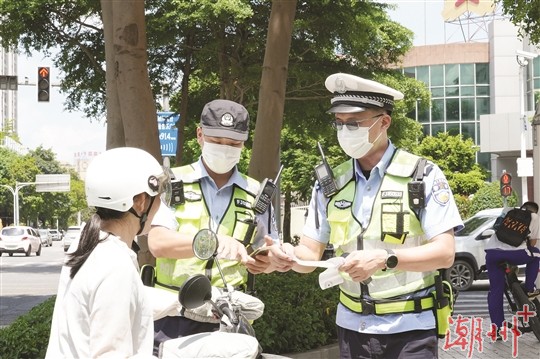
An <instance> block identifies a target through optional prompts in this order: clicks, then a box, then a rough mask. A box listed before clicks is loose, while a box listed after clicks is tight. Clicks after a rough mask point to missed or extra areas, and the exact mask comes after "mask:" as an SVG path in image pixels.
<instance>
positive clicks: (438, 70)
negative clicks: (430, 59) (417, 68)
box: [430, 65, 444, 86]
mask: <svg viewBox="0 0 540 359" xmlns="http://www.w3.org/2000/svg"><path fill="white" fill-rule="evenodd" d="M443 81H444V69H443V65H434V66H431V84H430V85H431V86H442V85H444V82H443Z"/></svg>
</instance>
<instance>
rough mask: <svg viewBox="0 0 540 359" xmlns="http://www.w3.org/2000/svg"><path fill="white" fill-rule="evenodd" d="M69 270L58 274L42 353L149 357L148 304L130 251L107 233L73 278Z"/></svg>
mask: <svg viewBox="0 0 540 359" xmlns="http://www.w3.org/2000/svg"><path fill="white" fill-rule="evenodd" d="M105 235H106V234H104V233H102V238H104V236H105ZM70 269H71V268H70V267H67V266H64V267H63V268H62V272H61V275H60V283H59V286H58V294H57V297H56V302H55V305H54V313H53V319H52V325H51V335H50V338H49V345H48V347H47V354H46V356H45V357H46V358H50V359H57V358H81V359H82V358H134V357H135V358H153V356H152V349H153V335H154V333H153V330H154V327H153V326H154V323H153V318H152V308H151V305H150V303H149V301H148V299H147V298H146V296H145V292H144V288H143V284H142V282H141V279H140V277H139V272H138V264H137V258H136V255H135V253H134V252H133V251H132V250H131V249H129V248H128V246H127V245H126V244H125V243H124V242H122V241H121V240H120V239H119V238H117V237H115V236H113V235H109V236H108V238H107V239H105V240H104V241H103V242H100V243H99V244H98V245H97V246H96V248H95V249H94V250H93V252H92V253H91V254H90V255H89V257H88V259H87V260H86V262H85V263H84V264H83V265H82V267H81V268H80V269H79V271H78V273H77V274H76V275H75V277H74V278H73V279H71V278H69V273H70Z"/></svg>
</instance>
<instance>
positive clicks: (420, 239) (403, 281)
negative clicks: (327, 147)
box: [327, 150, 436, 310]
mask: <svg viewBox="0 0 540 359" xmlns="http://www.w3.org/2000/svg"><path fill="white" fill-rule="evenodd" d="M419 159H420V157H418V156H415V155H413V154H410V153H408V152H405V151H402V150H397V151H396V153H395V154H394V157H393V158H392V160H391V163H390V165H389V166H388V168H387V170H386V174H385V176H384V177H383V180H382V183H381V187H380V188H379V189H378V193H377V195H376V197H375V201H374V204H373V208H372V214H371V219H370V221H369V223H368V225H367V228H362V225H361V224H360V222H359V221H358V220H357V219H356V218H355V217H354V215H353V213H352V209H353V208H354V201H355V190H356V185H355V181H354V165H353V162H352V160H350V161H347V162H345V163H342V164H341V165H339V166H338V167H336V168H335V169H334V174H335V175H336V181H337V185H338V188H340V190H339V192H338V193H336V194H335V195H334V196H333V197H332V198H331V199H330V202H329V203H328V207H327V216H328V223H329V225H330V243H332V244H333V245H334V248H336V255H338V256H340V255H342V254H343V253H351V252H352V251H355V250H357V249H366V250H369V249H395V248H409V247H416V246H419V245H422V244H424V243H426V242H427V239H426V238H425V236H424V233H423V230H422V227H421V225H420V221H419V220H418V218H417V216H416V214H415V213H414V212H413V211H412V210H411V209H410V208H409V200H408V192H407V183H409V182H410V180H411V176H412V174H413V172H414V170H415V169H416V165H417V162H418V160H419ZM435 274H436V272H435V271H433V272H432V271H430V272H411V271H401V270H387V271H381V270H379V271H377V272H375V273H374V274H373V276H372V280H371V282H370V283H369V284H368V286H367V289H368V293H361V287H360V284H359V283H358V282H353V281H352V280H351V278H350V277H349V276H347V275H345V276H344V277H345V281H344V283H343V284H342V285H341V286H340V289H341V291H342V292H344V293H345V294H347V295H348V296H351V297H354V298H360V295H366V294H367V295H369V296H371V297H372V298H374V299H387V298H392V297H395V296H399V295H403V294H407V293H412V292H414V291H417V290H420V289H423V288H427V287H429V286H431V285H433V283H434V276H435ZM347 295H341V296H340V298H341V302H342V304H344V305H345V306H346V307H348V308H349V309H352V310H354V309H353V308H352V307H353V306H354V304H353V301H352V300H347Z"/></svg>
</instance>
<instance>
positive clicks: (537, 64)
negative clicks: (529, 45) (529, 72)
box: [533, 57, 540, 77]
mask: <svg viewBox="0 0 540 359" xmlns="http://www.w3.org/2000/svg"><path fill="white" fill-rule="evenodd" d="M533 76H534V77H540V57H537V58H535V59H534V60H533Z"/></svg>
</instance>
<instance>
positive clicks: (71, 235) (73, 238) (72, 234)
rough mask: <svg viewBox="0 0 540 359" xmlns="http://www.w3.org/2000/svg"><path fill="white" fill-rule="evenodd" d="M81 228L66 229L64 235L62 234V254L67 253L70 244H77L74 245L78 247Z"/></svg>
mask: <svg viewBox="0 0 540 359" xmlns="http://www.w3.org/2000/svg"><path fill="white" fill-rule="evenodd" d="M83 227H84V226H71V227H68V229H67V231H66V233H64V252H67V250H68V249H69V246H71V243H73V242H77V244H75V245H78V243H79V238H80V237H81V232H82V230H83Z"/></svg>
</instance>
